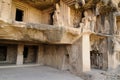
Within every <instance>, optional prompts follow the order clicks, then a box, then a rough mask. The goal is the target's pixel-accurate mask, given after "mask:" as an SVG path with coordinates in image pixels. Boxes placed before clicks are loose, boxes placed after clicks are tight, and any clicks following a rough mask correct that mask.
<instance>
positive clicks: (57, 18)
mask: <svg viewBox="0 0 120 80" xmlns="http://www.w3.org/2000/svg"><path fill="white" fill-rule="evenodd" d="M53 25H55V26H63V22H62V19H61V13H60V6H59V4H56V10H55V11H54V15H53Z"/></svg>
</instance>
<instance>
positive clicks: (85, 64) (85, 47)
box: [81, 33, 91, 72]
mask: <svg viewBox="0 0 120 80" xmlns="http://www.w3.org/2000/svg"><path fill="white" fill-rule="evenodd" d="M81 58H82V59H81V60H82V64H81V66H82V72H86V71H90V69H91V66H90V34H89V33H85V34H84V35H83V36H82V57H81Z"/></svg>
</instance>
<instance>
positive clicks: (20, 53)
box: [16, 44, 24, 65]
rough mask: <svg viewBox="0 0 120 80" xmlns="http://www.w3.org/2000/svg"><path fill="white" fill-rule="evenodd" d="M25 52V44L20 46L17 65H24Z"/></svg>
mask: <svg viewBox="0 0 120 80" xmlns="http://www.w3.org/2000/svg"><path fill="white" fill-rule="evenodd" d="M23 51H24V45H23V44H18V49H17V62H16V64H17V65H22V64H23Z"/></svg>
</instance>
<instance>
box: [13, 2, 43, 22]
mask: <svg viewBox="0 0 120 80" xmlns="http://www.w3.org/2000/svg"><path fill="white" fill-rule="evenodd" d="M16 9H20V10H23V11H24V13H23V14H24V15H23V22H26V23H37V24H40V23H41V19H42V16H41V11H40V10H39V9H36V8H34V7H32V6H30V5H28V4H26V3H22V2H19V1H15V0H13V1H12V21H13V22H14V21H15V17H16Z"/></svg>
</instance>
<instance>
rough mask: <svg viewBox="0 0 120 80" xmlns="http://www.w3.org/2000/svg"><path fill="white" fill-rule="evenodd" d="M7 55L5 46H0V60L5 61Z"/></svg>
mask: <svg viewBox="0 0 120 80" xmlns="http://www.w3.org/2000/svg"><path fill="white" fill-rule="evenodd" d="M6 57H7V47H6V46H0V61H6Z"/></svg>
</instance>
